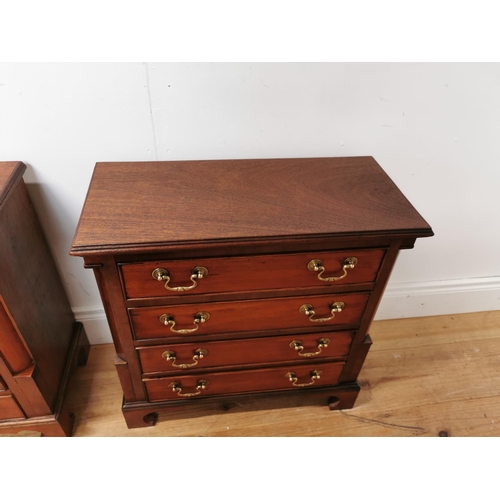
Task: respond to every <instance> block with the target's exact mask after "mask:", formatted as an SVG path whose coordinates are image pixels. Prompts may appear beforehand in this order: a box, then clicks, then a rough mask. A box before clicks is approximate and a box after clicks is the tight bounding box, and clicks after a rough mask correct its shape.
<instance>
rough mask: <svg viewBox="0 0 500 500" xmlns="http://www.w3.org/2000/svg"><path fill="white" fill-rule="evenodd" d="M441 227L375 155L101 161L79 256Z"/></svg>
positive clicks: (418, 233)
mask: <svg viewBox="0 0 500 500" xmlns="http://www.w3.org/2000/svg"><path fill="white" fill-rule="evenodd" d="M432 234H433V233H432V230H431V228H430V226H429V225H428V224H427V222H426V221H425V220H424V219H423V218H422V217H421V216H420V215H419V213H418V212H417V211H416V210H415V209H414V208H413V206H412V205H411V204H410V203H409V201H408V200H407V199H406V198H405V196H404V195H403V194H402V193H401V192H400V191H399V189H398V188H397V187H396V185H395V184H394V183H393V182H392V180H391V179H390V178H389V177H388V176H387V174H386V173H385V172H384V171H383V170H382V168H381V167H380V166H379V165H378V163H377V162H376V161H375V160H374V159H373V158H372V157H349V158H294V159H261V160H207V161H167V162H158V161H155V162H120V163H98V164H97V165H96V167H95V170H94V175H93V178H92V181H91V184H90V187H89V191H88V195H87V199H86V201H85V205H84V207H83V211H82V215H81V218H80V222H79V225H78V229H77V232H76V234H75V238H74V241H73V246H72V249H71V254H72V255H82V256H84V255H88V254H92V253H99V252H101V251H105V252H110V251H123V250H126V249H127V248H130V247H131V245H140V246H143V247H144V246H149V247H151V248H155V247H156V248H161V247H165V246H169V245H177V244H190V243H198V244H199V243H211V242H219V241H228V240H229V241H248V242H252V241H263V240H270V239H271V240H272V239H292V240H293V239H294V238H303V237H309V236H357V235H365V236H366V235H372V236H393V237H397V236H402V237H404V236H415V237H423V236H432Z"/></svg>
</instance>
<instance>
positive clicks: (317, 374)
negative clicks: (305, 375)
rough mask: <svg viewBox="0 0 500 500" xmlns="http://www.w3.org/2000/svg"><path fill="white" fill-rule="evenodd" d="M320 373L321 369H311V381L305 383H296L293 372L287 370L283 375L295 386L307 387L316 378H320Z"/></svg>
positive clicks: (321, 373) (296, 379)
mask: <svg viewBox="0 0 500 500" xmlns="http://www.w3.org/2000/svg"><path fill="white" fill-rule="evenodd" d="M321 375H323V372H322V371H319V370H313V371H312V372H311V381H310V382H307V383H305V384H298V383H297V382H298V380H299V379H298V378H297V375H296V374H295V372H288V373H287V374H286V375H285V377H286V378H287V379H288V380H289V381H290V382H291V383H292V384H293V385H294V386H295V387H307V386H309V385H313V384H314V382H316V380H319V379H320V378H321Z"/></svg>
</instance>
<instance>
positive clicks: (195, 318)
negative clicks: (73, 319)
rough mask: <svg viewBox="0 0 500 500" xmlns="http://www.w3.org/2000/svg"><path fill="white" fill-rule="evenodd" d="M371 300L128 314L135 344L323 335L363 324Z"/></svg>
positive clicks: (353, 297) (312, 299)
mask: <svg viewBox="0 0 500 500" xmlns="http://www.w3.org/2000/svg"><path fill="white" fill-rule="evenodd" d="M368 296H369V294H368V293H352V294H335V295H312V296H307V297H289V298H285V299H264V300H241V301H233V302H213V303H205V304H182V305H175V306H161V307H141V308H131V309H129V314H130V318H131V322H132V325H133V329H134V334H135V337H136V339H153V338H164V337H188V336H190V335H191V336H193V335H204V334H216V333H236V332H247V331H253V332H255V331H273V330H282V329H291V328H310V329H312V330H322V329H325V328H327V327H332V326H339V325H355V324H357V323H359V321H360V319H361V316H362V314H363V311H364V309H365V305H366V301H367V300H368ZM334 304H343V308H342V310H341V311H340V312H332V309H333V308H334V307H338V306H334ZM305 306H310V307H305ZM301 311H302V312H301ZM312 312H314V314H312Z"/></svg>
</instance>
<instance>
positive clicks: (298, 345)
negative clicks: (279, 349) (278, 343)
mask: <svg viewBox="0 0 500 500" xmlns="http://www.w3.org/2000/svg"><path fill="white" fill-rule="evenodd" d="M329 343H330V339H327V338H324V339H319V340H318V350H317V351H316V352H302V351H303V350H304V346H303V345H302V342H301V341H300V340H292V341H291V342H290V344H288V345H289V346H290V347H291V348H292V349H295V350H296V351H297V354H298V355H299V356H303V357H304V358H311V357H312V356H317V355H318V354H321V350H322V349H326V348H327V347H328V344H329Z"/></svg>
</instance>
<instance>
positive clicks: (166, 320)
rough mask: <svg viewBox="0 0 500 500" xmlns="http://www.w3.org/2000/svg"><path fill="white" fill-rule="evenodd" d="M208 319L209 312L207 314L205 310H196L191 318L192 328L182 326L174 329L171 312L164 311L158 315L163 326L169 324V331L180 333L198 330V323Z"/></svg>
mask: <svg viewBox="0 0 500 500" xmlns="http://www.w3.org/2000/svg"><path fill="white" fill-rule="evenodd" d="M209 319H210V314H208V313H207V312H198V313H196V314H195V315H194V320H193V323H194V324H195V327H194V328H189V329H186V328H184V329H182V330H175V329H174V326H175V319H174V317H173V316H172V315H171V314H169V313H166V314H162V315H161V316H160V317H159V320H160V323H163V324H164V325H165V326H169V325H170V331H171V332H174V333H180V334H182V335H184V334H186V333H193V332H196V330H198V328H199V327H200V323H205V321H208V320H209Z"/></svg>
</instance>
